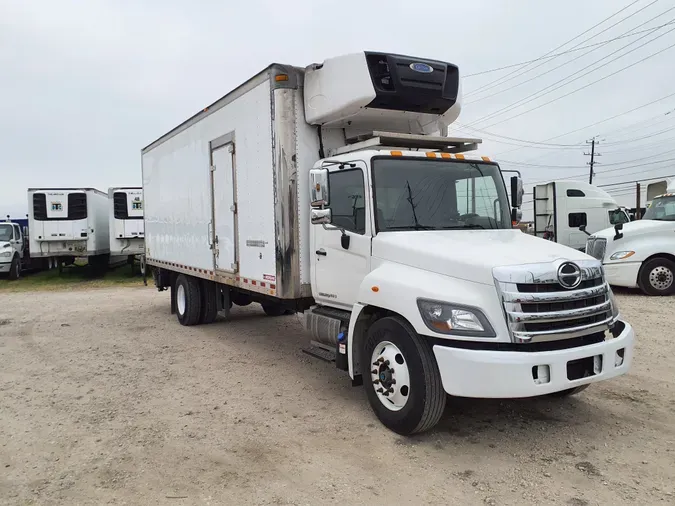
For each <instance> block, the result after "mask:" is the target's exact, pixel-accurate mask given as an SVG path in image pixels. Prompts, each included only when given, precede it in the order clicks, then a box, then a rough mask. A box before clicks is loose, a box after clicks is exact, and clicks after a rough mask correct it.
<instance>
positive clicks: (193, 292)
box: [176, 274, 202, 327]
mask: <svg viewBox="0 0 675 506" xmlns="http://www.w3.org/2000/svg"><path fill="white" fill-rule="evenodd" d="M201 299H202V296H201V290H200V289H199V282H198V280H197V279H195V278H193V277H190V276H186V275H185V274H181V275H179V276H178V278H177V279H176V316H177V317H178V321H179V322H180V324H181V325H185V326H186V327H189V326H191V325H197V324H198V323H199V319H200V317H201V314H202V313H201V309H202V300H201Z"/></svg>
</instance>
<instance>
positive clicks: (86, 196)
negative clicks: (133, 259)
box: [28, 188, 110, 271]
mask: <svg viewBox="0 0 675 506" xmlns="http://www.w3.org/2000/svg"><path fill="white" fill-rule="evenodd" d="M28 226H29V230H30V256H31V258H47V259H49V263H50V267H55V266H58V267H59V268H60V267H61V266H62V265H64V264H65V265H68V264H72V263H73V262H74V260H75V258H76V257H87V259H88V261H89V263H90V264H91V265H92V267H94V269H95V270H97V271H103V270H104V269H105V268H107V266H108V262H109V259H110V239H109V231H108V195H107V194H106V193H103V192H101V191H99V190H96V189H94V188H29V189H28Z"/></svg>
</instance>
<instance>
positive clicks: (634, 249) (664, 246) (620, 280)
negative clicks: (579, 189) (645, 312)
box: [586, 180, 675, 295]
mask: <svg viewBox="0 0 675 506" xmlns="http://www.w3.org/2000/svg"><path fill="white" fill-rule="evenodd" d="M666 191H667V192H668V193H664V194H663V195H657V196H654V197H652V200H651V203H650V206H649V208H648V209H647V211H646V212H645V215H644V216H643V217H642V219H641V220H639V221H634V222H631V223H627V224H625V225H623V224H622V225H616V226H615V227H614V228H607V229H605V230H601V231H599V232H597V233H595V234H593V235H592V236H591V237H589V238H588V241H587V243H586V252H587V253H588V254H589V255H592V256H594V257H595V258H597V259H598V260H601V261H602V263H603V266H604V269H605V273H606V275H607V280H608V281H609V283H610V284H612V285H616V286H624V287H628V288H640V289H641V290H642V291H643V292H644V293H645V294H647V295H673V294H675V180H673V181H671V182H670V186H668V187H667V188H666Z"/></svg>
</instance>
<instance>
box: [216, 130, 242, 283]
mask: <svg viewBox="0 0 675 506" xmlns="http://www.w3.org/2000/svg"><path fill="white" fill-rule="evenodd" d="M234 171H235V167H234V142H233V136H232V135H226V136H223V137H220V138H219V139H216V140H214V141H211V206H212V222H211V224H210V229H211V233H210V242H211V249H212V251H213V260H214V267H215V268H216V269H217V270H220V271H226V272H236V271H237V245H236V244H237V203H236V187H235V184H236V181H235V172H234Z"/></svg>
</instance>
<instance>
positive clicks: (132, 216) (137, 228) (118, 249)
mask: <svg viewBox="0 0 675 506" xmlns="http://www.w3.org/2000/svg"><path fill="white" fill-rule="evenodd" d="M108 217H109V225H110V255H111V256H113V257H114V256H127V257H129V259H130V261H133V259H134V257H135V256H138V255H142V254H143V253H144V252H145V244H144V237H145V234H144V227H143V189H142V188H140V187H117V188H109V189H108Z"/></svg>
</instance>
